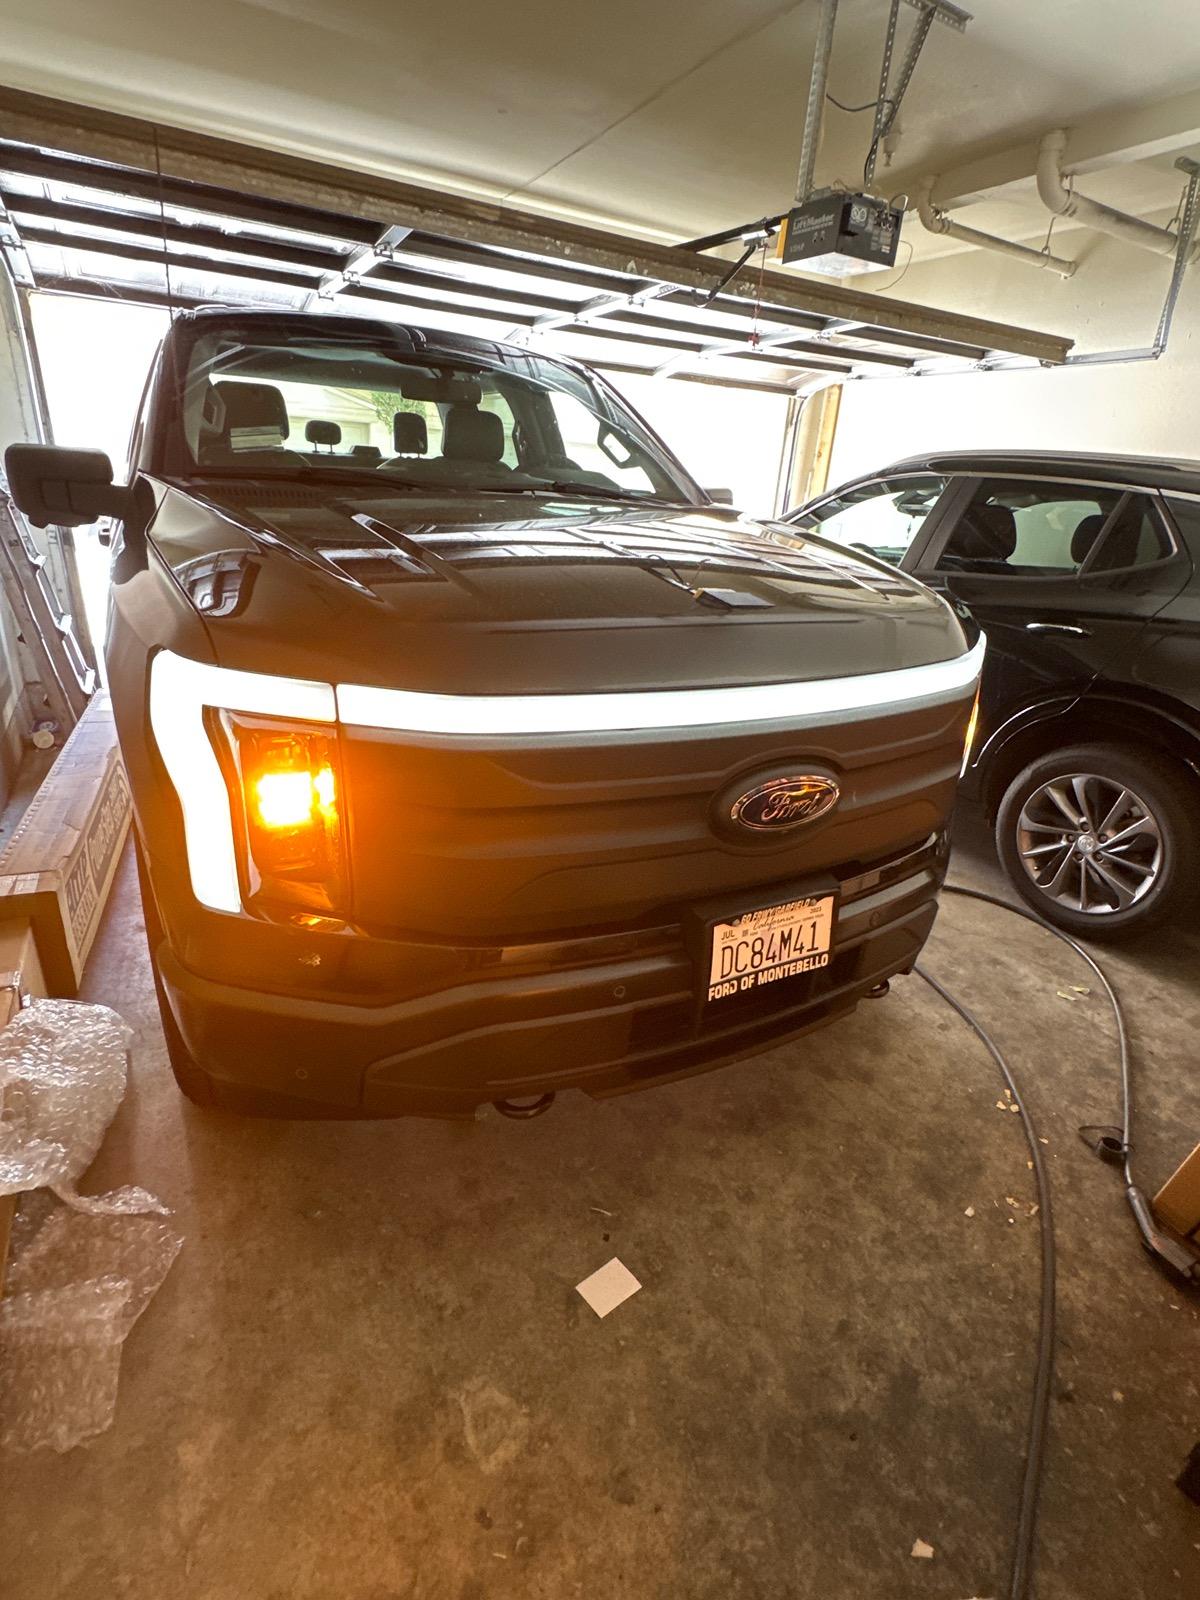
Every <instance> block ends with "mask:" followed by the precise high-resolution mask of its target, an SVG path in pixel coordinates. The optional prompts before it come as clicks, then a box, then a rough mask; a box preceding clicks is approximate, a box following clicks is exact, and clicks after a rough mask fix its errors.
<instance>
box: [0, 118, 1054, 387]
mask: <svg viewBox="0 0 1200 1600" xmlns="http://www.w3.org/2000/svg"><path fill="white" fill-rule="evenodd" d="M0 133H2V134H3V135H6V136H7V137H0V202H2V204H3V213H2V214H0V243H3V244H4V245H5V248H6V252H7V254H8V256H9V259H10V262H11V263H12V264H13V266H14V268H15V270H16V271H17V273H18V275H19V276H23V279H24V281H25V283H26V284H27V285H28V286H31V287H40V288H52V289H67V290H74V291H76V292H80V291H86V290H88V289H91V290H94V291H99V292H102V293H116V294H120V295H122V296H124V297H125V298H132V297H136V298H140V299H143V300H147V301H153V302H157V303H162V301H163V299H164V296H165V295H169V296H170V297H171V298H172V299H173V301H174V303H177V304H178V303H184V304H187V303H193V302H198V301H211V300H220V301H224V302H227V303H233V304H246V303H248V302H253V303H258V304H263V303H266V304H272V305H276V306H293V307H304V308H306V309H310V310H314V311H321V310H326V309H334V308H336V309H338V310H351V311H359V312H361V313H363V314H367V315H374V316H386V317H391V318H394V319H397V320H403V321H410V322H415V323H418V324H419V323H422V322H425V323H431V324H435V325H438V326H443V327H462V328H465V329H466V330H469V331H473V332H476V333H479V334H482V335H484V336H487V337H501V338H503V337H508V338H513V337H517V338H530V339H532V338H538V339H545V340H546V341H548V342H549V343H550V346H551V348H557V349H559V350H561V351H563V353H565V354H569V355H573V356H577V357H579V358H581V359H585V360H588V361H592V362H594V363H595V364H597V365H602V366H608V367H610V368H621V369H623V370H627V371H638V372H643V373H656V374H662V375H664V376H700V377H703V378H706V379H709V380H711V381H719V382H742V383H749V384H752V385H754V386H755V387H775V388H780V389H783V390H785V391H788V390H790V389H791V388H793V387H794V386H795V385H796V384H797V383H800V382H804V381H806V380H810V379H812V378H813V377H814V376H816V377H817V378H818V379H828V378H830V377H833V378H837V377H844V376H847V375H850V374H852V373H854V372H856V371H864V372H865V371H872V370H874V371H878V370H884V371H887V370H892V371H896V370H898V371H901V372H903V371H908V370H911V369H912V368H913V367H914V365H916V364H917V363H919V362H922V361H928V360H929V359H931V358H947V357H949V358H952V359H954V360H957V361H960V362H961V361H962V360H966V361H971V362H978V361H981V360H984V359H990V358H991V357H992V356H994V355H995V354H996V353H1001V352H1002V353H1015V354H1019V355H1023V356H1026V357H1033V358H1035V359H1039V360H1044V361H1049V362H1056V361H1061V360H1062V359H1063V357H1064V355H1065V353H1066V348H1067V341H1065V340H1063V339H1061V338H1057V337H1054V336H1051V335H1047V334H1042V333H1036V332H1032V331H1030V330H1028V329H1022V328H1014V327H1009V326H1005V325H1001V324H997V323H989V322H985V321H982V320H980V319H977V318H973V317H965V316H961V315H955V314H953V313H946V312H941V311H935V310H931V309H929V308H926V307H922V306H916V305H911V304H907V303H905V302H903V301H899V300H890V299H889V300H886V301H885V300H882V299H877V298H875V297H873V296H869V295H863V294H861V293H858V292H856V291H855V290H854V289H852V288H847V287H846V286H844V285H841V284H837V283H829V282H823V283H817V282H814V281H811V280H809V281H805V280H801V279H798V278H796V277H795V276H794V275H790V274H786V273H782V272H778V271H768V270H764V269H763V267H761V266H760V267H759V268H758V269H757V270H754V271H747V272H745V273H743V274H742V275H741V276H740V277H738V278H737V279H735V280H734V281H727V280H728V277H729V270H730V269H729V266H728V264H727V263H726V262H725V261H723V260H721V259H719V258H714V257H712V256H706V255H702V254H698V253H697V252H695V251H690V250H686V249H683V248H680V247H673V246H664V245H662V244H660V243H658V242H657V241H652V240H640V239H638V238H636V237H632V236H628V235H621V234H618V233H615V232H613V231H611V230H603V231H602V230H598V229H595V228H587V227H582V226H580V225H578V224H571V223H566V222H563V221H560V220H557V219H551V218H547V217H545V216H544V215H539V214H535V213H528V212H524V211H520V210H517V209H514V208H507V207H498V206H496V205H494V204H490V203H480V202H479V201H477V200H473V199H465V198H463V197H461V196H458V195H455V194H452V193H448V192H439V191H436V190H434V189H431V188H429V187H427V186H421V187H418V186H415V185H410V184H403V183H398V182H396V181H395V180H391V179H384V178H378V177H373V176H370V175H366V174H361V173H357V172H355V171H353V170H350V169H346V168H338V167H334V166H331V165H328V164H325V163H315V162H312V161H308V160H304V159H300V158H297V157H293V156H287V155H280V154H277V153H275V152H272V151H268V150H263V149H261V148H259V147H255V146H251V145H245V144H235V143H233V142H231V141H223V140H216V139H213V138H211V137H209V136H206V135H197V134H194V133H181V132H178V131H176V130H173V129H171V128H167V127H165V126H159V125H157V124H152V123H148V122H145V121H141V120H138V119H133V118H128V117H121V116H116V115H113V114H111V113H107V112H98V111H94V110H90V109H88V108H84V107H79V106H73V105H69V104H64V103H62V102H59V101H53V100H47V99H44V98H42V97H37V96H31V95H27V94H24V93H22V92H20V91H11V90H0ZM164 251H165V252H166V253H167V256H168V259H169V264H170V277H169V281H168V278H167V274H166V272H165V270H164V264H163V256H164Z"/></svg>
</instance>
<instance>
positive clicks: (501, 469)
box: [422, 401, 513, 484]
mask: <svg viewBox="0 0 1200 1600" xmlns="http://www.w3.org/2000/svg"><path fill="white" fill-rule="evenodd" d="M503 455H504V419H503V418H502V417H498V416H497V415H496V413H495V412H494V411H481V410H480V409H479V407H478V406H476V405H472V404H468V403H464V402H462V401H456V402H455V404H454V405H452V406H450V407H449V408H448V410H447V412H446V419H445V425H444V431H443V434H442V453H441V456H440V457H436V456H435V457H434V459H433V460H432V461H429V462H428V463H426V470H425V471H424V472H423V473H422V477H428V478H430V479H431V481H433V482H437V483H459V482H462V483H482V484H490V483H496V482H504V481H505V480H507V479H509V478H511V477H512V475H513V471H512V468H511V467H509V466H506V465H505V463H504V462H503V460H502V459H501V457H502V456H503Z"/></svg>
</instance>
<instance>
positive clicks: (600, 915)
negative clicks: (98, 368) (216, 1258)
mask: <svg viewBox="0 0 1200 1600" xmlns="http://www.w3.org/2000/svg"><path fill="white" fill-rule="evenodd" d="M130 460H131V468H130V482H129V484H128V485H115V484H114V483H113V481H112V469H111V466H110V465H109V462H108V460H107V459H106V458H105V457H104V456H103V455H101V454H99V453H98V452H93V451H70V450H60V449H54V448H50V447H44V446H21V445H18V446H13V447H12V448H10V450H9V451H8V453H7V467H8V475H9V480H10V484H11V488H12V493H13V496H14V498H15V499H16V501H17V503H18V505H19V506H20V507H21V508H22V510H23V511H24V512H25V513H26V514H27V515H28V516H29V517H30V519H31V520H32V521H34V522H36V523H38V524H39V525H45V524H46V523H49V522H55V523H59V524H80V523H85V522H90V521H93V520H95V519H96V518H97V517H98V516H100V515H109V516H112V517H113V518H115V519H116V542H115V546H114V560H113V570H112V598H111V608H110V623H109V630H108V640H107V663H108V675H109V682H110V686H111V691H112V696H113V702H114V706H115V710H116V716H117V723H118V728H119V732H120V738H121V745H122V750H123V752H124V756H125V761H126V764H127V766H128V769H129V776H130V782H131V785H132V789H133V796H134V808H135V815H136V833H137V841H138V854H139V864H140V866H141V870H142V889H143V897H144V900H145V909H146V925H147V929H148V932H149V939H150V949H151V956H152V959H153V964H154V969H155V976H156V981H157V984H158V993H159V999H160V1002H161V1007H162V1019H163V1026H164V1029H165V1031H166V1036H167V1041H168V1045H169V1048H170V1055H171V1060H172V1065H173V1067H174V1071H175V1074H176V1077H177V1078H178V1080H179V1083H180V1086H181V1088H182V1089H183V1091H184V1093H185V1094H187V1095H188V1096H190V1097H191V1098H193V1099H195V1100H198V1101H201V1102H207V1103H217V1104H220V1105H225V1106H229V1107H232V1108H234V1109H241V1110H246V1111H255V1112H264V1113H274V1114H279V1115H285V1116H322V1115H323V1116H386V1115H396V1114H404V1113H425V1114H439V1115H470V1114H473V1113H474V1111H475V1109H476V1108H477V1107H478V1106H480V1105H482V1104H486V1103H487V1102H493V1103H495V1104H497V1105H498V1106H499V1107H500V1109H502V1110H504V1111H506V1112H508V1113H510V1114H532V1113H534V1112H536V1111H538V1110H540V1109H542V1108H543V1107H544V1106H546V1105H547V1104H549V1101H550V1099H551V1098H552V1097H553V1095H554V1094H555V1092H557V1091H559V1090H564V1089H568V1088H580V1089H583V1090H585V1091H587V1092H588V1093H590V1094H594V1095H595V1094H608V1093H614V1092H617V1091H620V1090H625V1089H630V1088H634V1087H637V1086H640V1085H644V1084H649V1083H652V1082H661V1081H663V1080H666V1079H671V1078H676V1077H681V1076H683V1075H685V1074H687V1073H690V1072H693V1071H696V1070H698V1069H700V1068H702V1067H708V1066H713V1065H716V1064H718V1063H720V1062H724V1061H728V1060H729V1059H731V1058H733V1057H738V1056H744V1055H747V1054H749V1053H752V1052H753V1051H755V1050H758V1049H761V1048H763V1047H765V1046H767V1045H769V1044H772V1043H774V1042H776V1041H778V1040H780V1039H783V1038H786V1037H790V1036H792V1035H795V1034H797V1033H800V1032H802V1031H803V1030H805V1029H808V1028H811V1027H813V1026H815V1025H817V1024H819V1023H823V1022H827V1021H829V1020H831V1019H832V1018H834V1017H836V1016H839V1015H842V1014H844V1013H846V1012H848V1011H849V1010H850V1009H851V1008H852V1007H853V1006H854V1005H855V1004H856V1002H857V1001H858V1000H860V999H862V998H863V997H864V996H866V995H868V994H870V993H872V992H873V991H874V992H877V993H878V992H882V990H883V988H885V987H886V983H885V980H886V979H888V978H889V977H891V976H892V975H894V974H896V973H900V972H905V971H908V970H909V969H910V968H911V967H912V964H913V962H914V960H915V959H916V957H917V955H918V953H919V951H920V949H921V946H922V944H923V942H924V940H925V937H926V935H927V934H928V932H929V928H930V926H931V924H932V922H933V918H934V913H935V909H936V896H937V892H938V889H939V886H940V883H941V880H942V876H943V873H944V867H945V860H946V827H947V822H948V819H949V815H950V811H951V807H952V804H953V800H954V793H955V785H956V781H957V779H958V776H959V771H960V767H961V764H962V760H963V750H964V740H965V738H966V737H967V729H968V720H969V718H970V714H971V709H972V702H973V700H974V697H975V693H976V683H977V679H978V676H979V671H980V663H981V659H982V653H983V641H982V639H981V638H980V636H979V635H978V633H977V632H976V631H975V630H974V627H973V625H972V624H971V623H970V622H969V621H968V620H965V619H963V618H960V617H959V616H957V615H956V614H955V612H954V611H953V610H952V609H951V608H950V606H948V605H947V603H946V602H945V601H944V600H942V599H939V598H937V597H936V596H934V595H933V594H932V593H930V591H929V590H927V589H926V588H924V587H923V586H922V585H921V584H919V583H917V582H915V581H914V580H913V579H911V578H908V577H906V576H905V575H903V574H902V573H899V572H896V571H895V570H892V569H890V568H888V567H887V566H886V565H885V564H883V563H881V562H877V561H874V560H872V559H870V558H869V557H860V556H858V555H855V554H854V553H852V552H848V551H846V550H844V549H839V548H838V547H837V546H836V545H832V544H829V543H826V542H824V541H822V540H820V539H814V538H810V537H808V536H807V535H799V534H798V533H797V532H796V530H794V529H791V528H788V527H786V526H784V525H781V524H761V523H753V522H749V521H747V520H745V519H743V518H742V517H741V516H740V515H739V514H738V513H737V512H735V511H733V510H731V509H730V508H728V507H726V506H723V505H719V504H716V503H714V501H713V499H712V498H711V497H710V496H709V495H707V494H706V493H705V492H704V491H703V490H702V489H701V488H699V487H698V486H697V484H696V483H695V482H694V481H693V480H692V478H691V477H690V476H689V475H688V473H687V472H686V471H685V470H684V468H683V467H682V466H681V465H680V464H679V462H678V461H676V460H675V459H674V458H673V457H672V456H671V455H670V453H669V452H668V451H667V450H666V448H665V447H664V446H663V444H662V443H661V442H660V441H659V440H658V439H657V438H656V437H655V436H654V435H653V434H652V433H651V432H650V431H649V429H648V428H647V427H646V426H645V425H644V424H643V423H642V422H641V421H640V420H639V419H638V418H637V417H636V416H635V415H634V414H633V413H632V412H631V411H630V410H629V408H628V407H627V406H626V405H625V403H624V402H623V401H622V400H621V399H620V398H619V397H618V395H617V394H616V393H615V392H614V391H613V390H612V389H611V388H610V387H608V386H607V385H606V384H605V382H604V381H603V379H601V378H600V377H598V376H597V375H596V374H594V373H592V372H590V371H589V370H588V369H586V368H584V367H582V366H579V365H578V364H575V363H572V362H567V361H558V360H550V359H547V358H546V357H544V356H542V355H540V354H535V353H533V352H531V351H529V350H527V349H519V348H513V347H509V346H505V345H499V344H495V343H491V342H488V341H485V340H481V339H469V338H465V337H460V336H458V335H454V334H448V333H438V332H423V331H421V330H419V329H416V328H409V327H402V326H397V325H394V324H385V323H377V322H373V321H368V320H365V319H359V318H343V317H336V316H322V315H316V316H308V315H301V314H275V313H270V312H231V311H222V310H206V311H201V312H196V313H190V314H183V315H180V316H178V317H177V318H176V320H175V321H174V323H173V326H172V327H171V330H170V332H169V333H168V334H167V337H166V339H165V341H164V343H163V345H162V348H161V350H160V353H159V355H158V357H157V359H156V361H155V363H154V366H153V369H152V371H151V373H150V376H149V379H148V382H147V386H146V393H145V397H144V400H143V403H142V407H141V411H140V415H139V418H138V421H137V424H136V427H135V430H134V437H133V442H132V446H131V457H130Z"/></svg>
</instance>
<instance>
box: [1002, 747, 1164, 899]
mask: <svg viewBox="0 0 1200 1600" xmlns="http://www.w3.org/2000/svg"><path fill="white" fill-rule="evenodd" d="M1017 853H1018V855H1019V856H1020V858H1021V864H1022V866H1023V867H1024V868H1025V871H1026V872H1027V873H1028V875H1029V877H1030V879H1031V880H1032V882H1033V883H1034V885H1035V886H1036V887H1037V888H1038V889H1039V890H1040V891H1041V893H1042V894H1044V895H1046V896H1047V897H1048V898H1049V899H1051V900H1054V901H1057V903H1058V904H1059V905H1061V906H1065V907H1067V908H1068V909H1069V910H1071V911H1079V912H1083V913H1084V914H1085V915H1092V916H1111V915H1112V914H1113V913H1114V912H1118V911H1128V910H1129V908H1130V907H1131V906H1133V905H1136V904H1137V903H1138V901H1140V900H1144V899H1145V897H1146V896H1147V895H1148V894H1149V893H1150V891H1151V890H1152V889H1153V887H1154V885H1155V883H1156V882H1157V881H1158V878H1159V875H1160V873H1161V871H1162V865H1163V840H1162V829H1161V828H1160V826H1159V823H1158V819H1157V818H1156V817H1155V815H1154V813H1153V812H1152V811H1151V809H1150V807H1149V806H1148V805H1147V804H1146V802H1145V801H1144V800H1143V799H1142V798H1141V796H1140V795H1138V794H1137V793H1136V791H1135V790H1133V789H1130V788H1129V787H1127V786H1126V785H1125V784H1122V783H1117V782H1115V781H1114V780H1113V779H1111V778H1104V777H1101V776H1100V775H1099V774H1098V773H1094V772H1071V773H1064V774H1062V775H1061V776H1059V777H1055V778H1051V779H1050V780H1049V781H1048V782H1047V783H1043V784H1041V785H1040V786H1039V787H1038V788H1036V789H1035V790H1034V791H1033V793H1032V794H1030V796H1029V797H1028V799H1027V800H1026V801H1025V804H1024V805H1023V806H1022V807H1021V814H1020V816H1019V817H1018V819H1017Z"/></svg>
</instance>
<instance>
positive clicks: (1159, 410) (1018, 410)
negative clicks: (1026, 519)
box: [830, 211, 1200, 484]
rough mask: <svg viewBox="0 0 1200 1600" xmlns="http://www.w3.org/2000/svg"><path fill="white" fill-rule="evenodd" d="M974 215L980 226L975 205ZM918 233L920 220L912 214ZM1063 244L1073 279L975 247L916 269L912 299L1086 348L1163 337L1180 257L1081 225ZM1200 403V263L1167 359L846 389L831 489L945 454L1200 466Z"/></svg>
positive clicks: (908, 293)
mask: <svg viewBox="0 0 1200 1600" xmlns="http://www.w3.org/2000/svg"><path fill="white" fill-rule="evenodd" d="M962 217H963V220H964V221H967V220H969V211H964V212H963V213H962ZM1151 220H1153V221H1156V222H1162V223H1164V224H1165V222H1166V221H1167V220H1168V219H1167V217H1166V216H1162V217H1154V218H1152V219H1151ZM905 226H906V227H909V228H911V227H914V226H917V224H916V223H915V220H914V219H912V218H909V219H908V220H907V221H906V224H905ZM1034 243H1035V244H1036V245H1040V244H1041V240H1040V239H1039V240H1036V241H1034ZM1052 248H1053V249H1054V250H1056V251H1057V252H1059V253H1061V254H1063V255H1065V256H1068V257H1076V258H1077V259H1079V261H1080V263H1081V265H1080V267H1079V270H1078V271H1077V272H1076V274H1075V276H1074V277H1073V278H1070V279H1067V280H1066V281H1064V280H1062V279H1060V278H1056V277H1054V276H1053V275H1052V274H1050V273H1048V272H1039V271H1037V270H1036V269H1032V268H1029V267H1025V266H1021V265H1020V264H1018V263H1016V262H1011V261H1006V260H1004V259H1003V258H1002V257H999V256H995V255H991V254H988V253H987V252H984V251H979V250H970V251H966V252H962V253H957V254H955V255H951V256H944V257H942V258H940V259H938V260H935V261H931V262H928V263H923V264H921V265H920V266H914V267H913V268H912V269H911V270H910V271H909V272H908V273H906V274H905V275H904V284H903V290H902V293H903V295H904V297H905V298H906V299H911V300H916V301H921V302H924V303H925V304H928V305H944V306H953V307H954V308H955V309H956V310H958V311H963V312H968V313H970V314H972V315H976V316H981V317H988V318H994V319H996V320H999V321H1012V322H1020V323H1024V324H1027V325H1028V326H1030V327H1034V328H1044V329H1048V330H1055V331H1057V332H1060V333H1066V334H1068V335H1070V336H1072V337H1074V339H1075V340H1076V348H1077V349H1078V350H1103V349H1121V348H1130V347H1137V346H1145V345H1149V344H1150V343H1151V341H1152V340H1153V338H1154V332H1155V329H1156V327H1157V325H1158V317H1159V312H1160V310H1161V307H1162V301H1163V296H1164V294H1165V292H1166V288H1167V283H1168V281H1169V279H1170V275H1171V262H1170V260H1169V259H1168V258H1166V257H1158V256H1154V255H1152V254H1150V253H1149V252H1147V251H1143V250H1139V249H1137V248H1136V247H1133V246H1130V245H1126V244H1121V243H1119V242H1118V241H1117V240H1115V239H1106V238H1103V237H1101V236H1100V235H1097V234H1089V233H1087V232H1085V231H1084V230H1080V229H1072V230H1069V231H1066V232H1063V231H1060V230H1059V229H1056V230H1055V233H1054V238H1053V244H1052ZM1198 396H1200V267H1192V268H1191V269H1190V270H1189V272H1188V275H1187V277H1186V278H1185V280H1184V284H1183V289H1182V291H1181V294H1180V299H1179V305H1178V308H1177V310H1176V314H1175V324H1174V329H1173V332H1172V334H1171V342H1170V346H1169V348H1168V352H1167V354H1166V355H1165V356H1163V357H1162V358H1161V359H1160V360H1159V361H1157V362H1151V361H1144V362H1138V363H1130V364H1127V365H1119V366H1118V365H1105V366H1100V367H1077V368H1073V369H1072V368H1035V369H1030V370H1023V371H1017V372H989V373H972V374H968V375H965V376H962V377H953V378H945V377H925V378H900V379H866V380H856V381H855V382H852V383H848V384H846V385H845V388H844V390H843V394H842V406H841V414H840V417H839V420H838V430H837V437H836V439H835V441H834V450H833V466H832V471H831V474H830V482H831V484H836V483H841V482H844V481H845V480H846V479H847V478H851V477H854V476H856V475H857V474H858V473H860V472H867V471H870V470H872V469H874V468H876V467H878V466H880V465H883V464H886V463H887V462H889V461H892V460H894V459H896V458H897V457H898V456H905V455H910V454H915V453H917V452H919V451H923V450H931V449H942V450H957V449H973V448H976V447H980V446H986V447H989V448H992V449H1027V448H1031V447H1032V448H1042V449H1061V450H1100V451H1114V452H1132V453H1135V454H1136V453H1143V454H1147V455H1176V456H1184V457H1192V458H1197V457H1200V426H1198V423H1197V409H1198V401H1197V397H1198Z"/></svg>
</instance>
